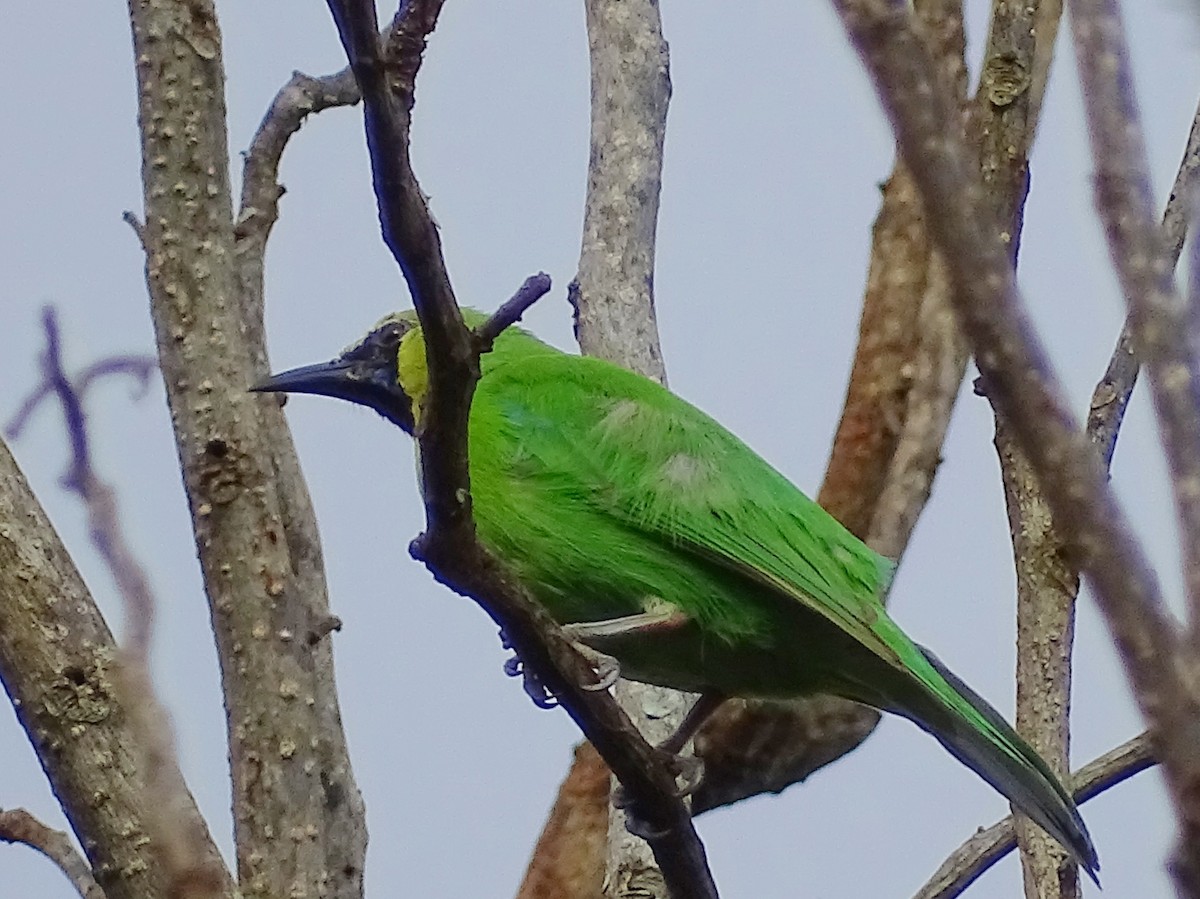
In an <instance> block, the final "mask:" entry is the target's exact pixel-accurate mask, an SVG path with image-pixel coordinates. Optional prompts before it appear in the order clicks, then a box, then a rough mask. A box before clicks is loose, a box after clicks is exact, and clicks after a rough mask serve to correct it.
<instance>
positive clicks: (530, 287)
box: [475, 272, 550, 353]
mask: <svg viewBox="0 0 1200 899" xmlns="http://www.w3.org/2000/svg"><path fill="white" fill-rule="evenodd" d="M549 292H550V276H549V275H547V274H546V273H545V272H538V273H537V274H536V275H530V276H529V277H528V278H526V279H525V283H524V284H522V285H521V286H520V287H519V288H518V289H517V292H516V293H514V294H513V295H512V296H511V297H510V298H509V299H508V300H506V301H505V302H504V305H503V306H501V307H500V308H499V309H497V310H496V312H495V313H494V314H493V315H492V316H491V318H489V319H488V320H487V321H486V322H484V323H483V324H482V325H480V326H479V327H478V328H476V329H475V340H476V341H477V342H478V344H479V351H480V352H481V353H486V352H488V351H489V350H490V349H491V348H492V343H493V342H494V341H495V340H496V338H497V337H499V336H500V332H501V331H503V330H504V329H505V328H507V327H508V326H509V325H512V324H515V323H516V322H519V321H520V320H521V316H522V315H524V314H525V311H526V310H527V309H529V307H530V306H532V305H533V304H534V303H536V302H537V301H538V300H540V299H541V298H542V297H544V296H545V295H546V294H548V293H549Z"/></svg>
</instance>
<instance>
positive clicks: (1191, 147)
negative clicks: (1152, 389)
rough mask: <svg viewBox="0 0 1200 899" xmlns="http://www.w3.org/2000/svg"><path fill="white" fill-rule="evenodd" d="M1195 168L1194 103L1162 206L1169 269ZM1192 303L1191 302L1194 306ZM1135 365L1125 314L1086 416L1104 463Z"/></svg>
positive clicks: (1198, 158)
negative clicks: (1177, 167)
mask: <svg viewBox="0 0 1200 899" xmlns="http://www.w3.org/2000/svg"><path fill="white" fill-rule="evenodd" d="M1197 171H1200V106H1197V108H1196V115H1195V116H1194V117H1193V118H1192V127H1191V131H1190V132H1189V133H1188V139H1187V146H1186V147H1185V148H1184V151H1183V160H1182V161H1181V162H1180V163H1179V171H1178V172H1177V173H1176V175H1175V183H1174V184H1173V185H1172V187H1171V196H1170V197H1169V198H1168V199H1167V206H1166V208H1165V209H1164V210H1163V218H1162V235H1163V237H1162V239H1163V241H1164V242H1165V244H1166V246H1167V251H1166V252H1167V259H1168V261H1169V265H1170V268H1171V269H1174V268H1175V266H1176V265H1178V263H1179V255H1180V253H1181V252H1182V251H1183V244H1184V241H1185V240H1186V239H1187V231H1188V220H1189V218H1190V217H1191V214H1192V209H1193V207H1194V204H1195V199H1194V197H1195V193H1196V174H1197ZM1194 305H1195V304H1192V306H1193V308H1194ZM1138 368H1139V363H1138V358H1137V354H1136V353H1135V352H1134V348H1133V332H1132V323H1131V322H1130V320H1129V319H1128V318H1127V319H1126V320H1125V326H1124V327H1123V328H1122V329H1121V334H1120V336H1119V337H1118V338H1117V345H1116V347H1115V348H1114V349H1113V353H1112V358H1111V359H1109V362H1108V368H1107V369H1105V372H1104V375H1103V377H1101V378H1100V381H1099V383H1097V384H1096V389H1095V391H1094V392H1093V393H1092V403H1091V406H1090V407H1089V409H1088V416H1087V432H1088V436H1089V437H1090V438H1091V439H1092V442H1093V443H1094V444H1095V445H1096V447H1097V448H1098V449H1099V450H1100V457H1101V459H1103V460H1104V464H1105V466H1106V467H1107V466H1109V465H1111V464H1112V457H1113V452H1114V451H1115V450H1116V448H1117V434H1118V432H1119V431H1120V429H1121V421H1122V420H1123V419H1124V418H1125V409H1126V408H1127V407H1128V406H1129V397H1130V396H1131V395H1132V394H1133V388H1134V386H1135V385H1136V384H1137V376H1138Z"/></svg>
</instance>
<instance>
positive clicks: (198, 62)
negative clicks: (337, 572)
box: [129, 0, 365, 899]
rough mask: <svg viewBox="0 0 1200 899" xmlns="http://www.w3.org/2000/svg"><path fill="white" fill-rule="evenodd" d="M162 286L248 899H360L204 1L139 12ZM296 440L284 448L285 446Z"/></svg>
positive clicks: (357, 861)
mask: <svg viewBox="0 0 1200 899" xmlns="http://www.w3.org/2000/svg"><path fill="white" fill-rule="evenodd" d="M129 13H130V20H131V24H132V28H133V40H134V51H135V56H136V67H137V78H138V96H139V125H140V130H141V139H142V180H143V190H144V201H145V224H144V242H145V248H146V280H147V284H148V287H149V290H150V298H151V311H152V315H153V319H154V326H155V332H156V335H157V341H158V350H159V357H160V363H161V368H162V373H163V379H164V382H165V384H166V389H167V396H168V401H169V404H170V408H171V418H172V423H173V425H174V428H175V436H176V446H177V449H178V453H179V460H180V465H181V468H182V471H183V476H184V485H185V487H186V490H187V496H188V503H189V506H190V509H191V514H192V522H193V530H194V533H195V538H196V547H197V551H198V555H199V557H200V562H201V567H202V569H203V574H204V581H205V588H206V592H207V595H208V601H209V607H210V611H211V614H212V621H213V628H214V631H215V634H216V640H217V648H218V654H219V657H220V662H221V681H222V688H223V691H224V696H225V707H226V715H227V726H228V736H229V754H230V762H231V767H232V779H233V792H234V795H233V810H234V836H235V840H236V844H237V867H238V879H239V883H240V887H241V891H242V893H243V895H245V896H248V897H253V896H264V897H266V896H271V897H275V896H298V895H304V896H344V897H347V899H349V897H357V896H360V895H361V890H362V850H363V848H364V846H365V832H364V831H363V824H362V820H361V805H360V803H361V800H360V798H359V795H358V791H357V788H356V786H355V784H354V781H353V778H352V776H351V773H350V767H349V762H348V759H347V758H346V756H345V747H344V738H343V737H342V734H341V731H340V722H339V720H338V718H339V716H338V713H337V705H336V696H335V694H334V687H333V671H332V664H331V657H330V653H329V649H328V645H327V642H328V641H327V640H322V639H317V640H310V638H309V635H310V634H318V633H322V629H323V622H324V621H325V620H326V619H327V617H328V611H327V609H326V600H325V595H324V586H323V582H322V580H321V575H320V554H319V550H318V548H317V547H316V545H315V531H312V532H311V533H312V534H313V536H312V538H311V539H298V538H297V534H296V533H295V532H294V531H293V530H291V529H289V528H288V527H287V526H286V524H287V520H288V518H289V516H292V515H294V514H296V513H297V512H301V513H302V512H304V511H305V510H304V509H303V508H298V504H297V497H298V496H303V497H304V501H305V502H306V500H307V497H306V495H304V494H303V491H302V490H301V491H300V492H299V493H296V492H294V491H292V492H288V491H281V489H280V487H279V485H278V483H277V480H276V479H277V477H278V476H280V475H281V474H283V475H287V476H290V477H293V478H296V477H298V470H297V469H295V466H294V464H292V462H290V461H289V460H290V459H291V458H292V457H291V455H290V444H289V443H288V442H287V437H286V431H285V430H284V426H283V424H282V420H281V419H280V418H279V416H278V414H277V411H273V410H266V411H264V409H263V408H261V407H260V405H259V404H260V403H261V402H262V400H260V399H258V398H256V397H252V396H251V395H250V394H248V393H247V392H246V388H247V387H248V385H249V384H250V383H252V382H253V380H254V378H255V376H256V374H258V373H259V372H258V371H257V369H256V366H255V360H256V358H261V356H260V354H261V348H259V347H255V346H252V345H251V342H250V337H249V336H248V335H249V334H251V333H258V331H257V329H254V328H252V327H250V326H249V325H248V323H247V321H246V320H245V318H244V317H243V316H244V309H245V306H246V304H245V303H244V302H243V298H242V297H241V296H240V295H239V292H238V291H239V279H238V276H237V274H236V272H235V267H234V266H235V244H234V229H233V213H232V201H231V197H230V187H229V159H228V152H227V135H226V126H225V101H224V94H223V86H224V71H223V66H222V60H221V38H220V31H219V28H218V25H217V20H216V14H215V11H214V9H213V7H212V5H211V3H209V2H206V0H191V2H175V0H132V2H131V3H130V6H129ZM281 442H282V445H281Z"/></svg>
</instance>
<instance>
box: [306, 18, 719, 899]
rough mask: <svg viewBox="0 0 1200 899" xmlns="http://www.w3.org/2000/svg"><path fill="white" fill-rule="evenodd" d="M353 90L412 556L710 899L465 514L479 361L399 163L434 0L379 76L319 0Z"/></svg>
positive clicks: (550, 636)
mask: <svg viewBox="0 0 1200 899" xmlns="http://www.w3.org/2000/svg"><path fill="white" fill-rule="evenodd" d="M329 8H330V11H331V12H332V14H333V18H334V21H335V23H336V24H337V28H338V32H339V35H340V36H341V39H342V44H343V47H344V48H345V50H346V56H347V58H348V59H349V61H350V65H351V68H352V69H353V71H354V73H355V76H356V77H357V79H358V83H359V87H360V88H361V90H362V94H363V114H364V123H365V129H366V136H367V147H368V150H369V151H370V155H371V168H372V175H373V179H374V185H375V195H376V200H377V202H378V205H379V214H380V221H381V225H382V230H383V236H384V241H385V243H386V244H387V246H388V248H389V249H390V250H391V251H392V255H393V256H394V257H395V259H396V261H397V263H398V265H399V266H400V269H401V271H402V272H403V274H404V278H405V280H406V281H407V283H408V286H409V290H410V292H411V294H412V298H413V304H414V306H415V307H416V310H417V315H418V317H419V318H420V321H421V325H422V330H423V332H424V336H425V343H426V358H427V364H428V367H429V378H430V388H429V397H428V400H427V405H426V410H425V413H424V416H423V419H422V426H421V432H420V434H419V436H418V439H419V441H420V446H421V467H422V472H421V474H422V482H423V485H424V490H425V494H426V517H427V522H428V527H427V530H426V533H425V534H424V535H422V536H421V537H419V538H418V539H417V540H415V541H414V543H413V547H412V551H413V554H414V555H415V556H416V557H418V558H420V559H422V560H423V561H425V563H426V564H427V565H428V566H429V568H430V569H431V570H432V571H433V572H434V574H435V576H436V577H437V578H438V579H439V580H441V581H442V582H443V583H445V584H446V585H447V586H449V587H451V588H452V589H454V590H457V591H458V592H460V593H464V594H466V595H468V596H471V597H473V598H475V599H476V601H477V602H479V603H480V605H481V606H482V607H483V608H484V609H485V611H487V612H488V614H489V615H491V616H492V618H493V619H494V620H496V622H497V623H498V624H500V625H501V627H502V629H503V630H504V633H505V635H506V636H507V638H508V639H509V640H510V641H511V643H512V645H513V647H514V648H515V649H516V650H517V652H518V654H519V655H520V657H521V659H522V661H523V662H524V664H525V665H527V666H529V667H530V668H532V669H533V670H534V671H536V672H537V674H538V677H539V679H540V680H541V681H542V682H543V684H544V685H545V686H546V687H547V688H548V689H549V690H550V691H551V692H552V693H553V694H554V696H555V697H556V698H557V699H558V700H559V702H560V703H561V704H562V705H563V707H564V708H565V709H566V710H567V711H568V713H570V715H571V717H572V718H574V719H575V721H576V722H577V723H578V724H579V726H580V728H581V729H582V730H583V731H584V733H585V734H586V735H587V737H588V738H589V739H590V740H592V742H593V743H594V744H595V745H596V747H597V749H598V750H599V751H600V752H601V754H602V755H604V757H605V759H606V761H608V763H609V765H610V766H611V767H612V769H613V771H614V772H615V773H616V774H617V776H618V778H619V779H620V780H621V782H622V783H623V784H624V785H625V788H626V790H627V791H628V792H629V794H630V796H631V797H633V799H634V801H635V803H636V804H637V808H638V813H639V816H640V817H641V818H642V819H643V820H644V821H645V822H646V824H647V825H648V826H649V827H650V828H651V829H652V830H654V831H655V833H656V836H655V837H654V838H653V839H652V840H651V845H652V846H653V848H654V851H655V857H656V858H657V859H658V860H659V863H660V865H661V867H662V870H663V875H664V877H665V878H666V880H667V882H668V884H669V885H670V887H671V889H672V891H673V892H674V893H675V895H678V896H689V897H697V899H704V897H715V896H716V895H717V893H716V887H715V886H714V884H713V881H712V876H711V874H710V873H709V871H708V866H707V861H706V860H705V857H704V848H703V845H702V844H701V843H700V840H699V838H698V837H697V835H696V832H695V829H694V828H693V827H692V823H691V818H690V816H689V815H688V813H687V810H686V808H685V807H684V805H683V802H682V801H681V800H680V799H679V797H678V796H677V795H675V794H676V789H675V782H674V778H673V777H672V775H671V773H670V772H669V770H668V769H667V767H666V765H665V764H664V759H662V758H661V757H660V755H661V754H659V753H656V751H655V750H654V749H653V748H652V747H651V746H649V745H648V744H647V743H646V742H645V741H644V740H643V739H642V738H641V736H640V735H639V734H638V733H637V731H636V730H635V729H634V727H633V725H632V724H631V723H630V721H629V719H628V718H627V717H626V716H625V715H624V714H623V713H622V712H621V711H620V709H619V708H618V707H617V705H616V703H615V702H614V701H613V700H612V698H611V697H610V696H608V695H607V694H605V693H596V692H590V691H588V690H585V689H583V688H582V687H581V685H582V684H585V683H590V682H591V681H592V680H594V677H593V674H592V670H591V668H590V667H589V666H588V663H587V662H586V661H585V660H584V659H583V658H582V657H581V656H580V655H579V654H578V653H577V652H576V651H575V650H574V648H573V647H572V646H571V644H570V643H569V641H568V640H567V639H566V637H565V636H564V635H563V633H562V631H561V629H559V628H558V627H557V625H556V624H555V623H554V622H553V620H552V619H551V618H550V616H549V614H548V613H547V612H546V611H545V610H544V609H542V608H541V607H540V606H538V605H537V604H536V603H535V602H534V601H533V599H532V598H531V597H529V595H528V594H527V592H526V591H525V590H523V589H522V588H521V587H520V585H519V584H518V583H517V582H516V581H515V580H513V579H512V577H511V576H510V575H509V574H508V573H507V572H506V571H504V570H503V568H502V567H501V566H500V565H499V564H498V563H497V561H496V560H495V559H494V558H492V557H491V556H490V555H489V554H488V553H487V552H486V551H485V550H484V549H483V547H482V546H481V545H480V544H479V542H478V540H477V539H476V537H475V528H474V522H473V520H472V518H471V506H470V493H469V486H470V483H469V476H468V468H467V456H466V430H467V416H468V412H469V409H470V400H471V396H472V393H473V390H474V384H475V381H476V380H477V378H478V365H479V358H478V353H477V351H476V348H475V346H474V341H473V340H472V337H471V334H470V332H469V331H468V330H467V328H466V327H465V325H464V324H463V321H462V316H461V314H460V313H459V311H458V306H457V304H456V302H455V298H454V293H453V290H452V288H451V286H450V279H449V276H448V275H447V272H446V268H445V262H444V260H443V257H442V252H441V241H440V238H439V237H438V233H437V228H436V226H435V225H434V223H433V219H432V217H431V216H430V214H429V210H428V208H427V207H426V203H425V198H424V195H423V194H422V192H421V190H420V187H419V185H418V184H417V180H416V177H415V175H414V174H413V171H412V167H411V163H410V159H409V143H408V138H409V134H408V129H409V121H410V119H409V113H410V110H411V105H412V99H413V96H414V90H415V87H414V84H415V77H416V73H417V71H418V69H419V67H420V62H421V54H422V52H423V49H424V45H425V40H426V39H427V37H428V35H429V33H430V32H431V31H432V30H433V27H434V25H435V24H436V21H437V14H438V11H439V10H440V8H441V2H440V0H424V2H422V0H410V2H409V3H407V4H406V5H404V6H403V7H402V9H401V13H400V15H399V16H398V21H397V23H395V25H396V27H395V28H394V29H393V31H392V38H391V41H390V43H389V47H390V48H400V49H399V50H398V51H397V53H396V55H394V56H393V55H392V54H391V52H390V50H389V54H388V55H389V60H390V61H389V64H388V66H387V67H386V69H385V65H384V55H383V53H382V52H381V48H380V43H379V40H378V36H377V31H378V29H377V26H376V21H375V7H374V4H373V3H372V2H370V0H329Z"/></svg>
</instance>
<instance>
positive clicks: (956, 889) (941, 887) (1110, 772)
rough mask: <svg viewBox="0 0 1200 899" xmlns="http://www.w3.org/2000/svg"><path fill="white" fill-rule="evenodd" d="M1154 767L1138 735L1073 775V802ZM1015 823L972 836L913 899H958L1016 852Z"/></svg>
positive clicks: (1011, 818) (1006, 822)
mask: <svg viewBox="0 0 1200 899" xmlns="http://www.w3.org/2000/svg"><path fill="white" fill-rule="evenodd" d="M1155 764H1156V761H1155V758H1154V754H1153V752H1152V751H1151V748H1150V737H1149V735H1148V734H1145V733H1142V734H1139V735H1138V736H1136V737H1133V738H1132V739H1130V740H1127V741H1126V742H1124V743H1122V744H1121V745H1120V746H1118V747H1117V748H1116V749H1112V750H1110V751H1108V752H1106V753H1104V755H1102V756H1100V757H1099V758H1096V759H1094V760H1092V761H1090V762H1088V763H1087V764H1086V765H1084V766H1083V767H1082V768H1080V769H1079V770H1078V771H1077V772H1076V773H1075V774H1074V776H1073V777H1072V779H1071V780H1072V784H1073V789H1072V793H1073V795H1074V796H1075V801H1076V802H1078V803H1080V804H1083V803H1085V802H1087V801H1088V800H1089V799H1092V798H1093V797H1096V796H1099V795H1100V794H1101V793H1103V792H1105V791H1106V790H1109V789H1111V788H1112V787H1115V786H1116V785H1117V784H1120V783H1124V782H1125V781H1126V780H1128V779H1129V778H1131V777H1133V776H1134V775H1135V774H1137V773H1139V772H1141V771H1145V770H1146V769H1147V768H1149V767H1151V766H1153V765H1155ZM1015 820H1016V819H1015V818H1014V816H1012V815H1009V816H1008V817H1007V818H1005V819H1003V820H1002V821H998V822H996V823H995V824H993V825H992V826H991V827H988V828H986V829H984V830H980V831H978V832H977V833H975V834H974V836H972V837H971V838H970V839H969V840H967V841H966V842H965V843H963V844H962V845H961V846H959V847H958V849H956V850H954V852H953V853H952V854H951V855H950V857H949V858H947V859H946V860H945V861H944V862H942V866H941V867H940V868H938V869H937V871H936V872H935V873H934V875H933V876H932V877H931V878H929V880H928V881H926V883H925V885H924V886H923V887H921V889H919V890H918V891H917V892H916V894H915V895H914V897H913V899H954V897H955V896H959V895H961V894H962V892H963V891H964V890H966V888H967V887H969V886H970V885H971V884H972V883H974V882H975V880H976V879H977V878H978V877H979V876H980V875H981V874H983V872H984V871H986V870H987V869H988V868H990V867H991V866H992V865H994V864H996V862H998V861H1000V859H1002V858H1004V856H1006V855H1007V854H1008V853H1010V852H1012V851H1013V850H1014V849H1016V848H1017V833H1016V824H1015Z"/></svg>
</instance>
